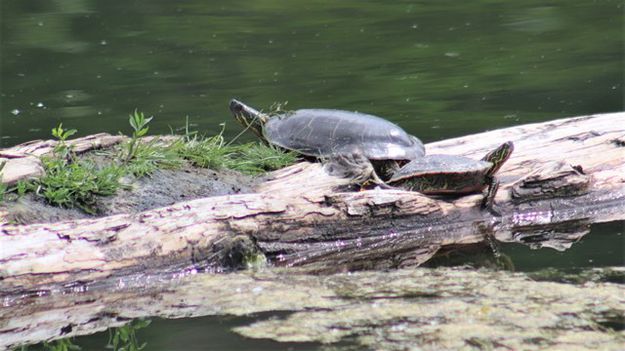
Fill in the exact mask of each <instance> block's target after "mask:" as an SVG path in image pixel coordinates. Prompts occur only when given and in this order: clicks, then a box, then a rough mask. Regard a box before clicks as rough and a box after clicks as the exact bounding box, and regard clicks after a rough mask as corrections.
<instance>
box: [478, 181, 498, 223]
mask: <svg viewBox="0 0 625 351" xmlns="http://www.w3.org/2000/svg"><path fill="white" fill-rule="evenodd" d="M486 184H487V185H488V190H486V195H485V196H484V199H483V200H482V208H484V209H487V210H488V212H490V213H492V214H493V215H495V216H497V217H499V216H501V212H499V210H498V209H497V208H496V206H495V195H497V190H499V180H497V178H495V177H492V176H488V177H487V178H486Z"/></svg>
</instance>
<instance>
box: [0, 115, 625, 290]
mask: <svg viewBox="0 0 625 351" xmlns="http://www.w3.org/2000/svg"><path fill="white" fill-rule="evenodd" d="M508 140H511V141H513V142H514V143H515V152H514V153H513V154H512V156H511V158H510V159H509V160H508V162H507V163H506V164H505V165H504V166H503V167H502V168H501V170H500V171H499V173H498V178H499V179H500V180H501V187H500V190H499V192H498V194H497V197H496V202H497V203H498V205H499V209H500V211H501V216H499V217H495V216H493V215H492V214H490V213H489V212H487V211H482V210H481V209H480V207H479V202H480V201H481V199H482V195H480V194H476V195H471V196H464V197H459V198H433V197H427V196H424V195H421V194H419V193H416V192H410V191H402V190H381V189H373V190H366V191H351V190H353V186H352V185H350V180H348V179H343V178H338V177H335V176H331V175H329V174H327V173H326V172H325V171H324V166H323V165H322V164H319V163H308V162H303V163H299V164H296V165H293V166H291V167H287V168H285V169H282V170H279V171H276V172H274V173H272V174H270V175H268V176H267V179H266V181H265V182H263V183H262V184H261V185H260V186H259V188H258V189H257V190H258V191H257V192H256V193H253V194H241V195H230V196H219V197H211V198H203V199H198V200H193V201H188V202H181V203H178V204H175V205H173V206H169V207H164V208H159V209H155V210H150V211H145V212H142V213H139V214H122V215H115V216H109V217H103V218H94V219H83V220H76V221H65V222H57V223H44V224H32V225H12V224H8V223H4V224H1V225H0V292H15V291H17V290H29V289H41V288H45V287H46V286H51V285H52V286H53V285H56V284H82V283H88V282H93V281H96V280H98V279H103V278H106V277H111V276H117V275H124V274H130V273H134V272H141V271H159V270H165V269H168V268H172V267H176V268H179V267H185V266H191V265H202V266H206V267H209V268H211V269H215V270H218V271H219V270H223V269H228V268H232V267H238V266H241V265H244V264H246V263H249V262H250V261H253V260H254V259H257V258H258V257H259V256H260V255H261V254H262V255H264V256H265V257H267V258H268V259H269V260H270V261H271V262H272V263H274V264H276V265H284V266H301V267H303V268H304V269H306V270H310V271H319V272H330V271H337V270H353V269H362V268H384V267H401V266H407V265H418V264H421V263H423V262H424V261H426V260H428V259H429V258H430V257H431V256H432V255H434V254H435V253H436V252H437V251H438V250H439V249H440V248H443V247H448V246H456V245H462V244H471V243H478V242H482V241H485V240H489V239H492V238H494V239H497V240H500V241H535V240H530V239H531V238H529V239H528V237H532V236H536V235H540V236H541V239H542V245H544V246H551V247H555V248H558V249H564V248H566V247H567V245H570V244H571V243H572V242H573V241H574V240H575V239H577V238H579V236H581V235H584V234H585V233H586V232H587V227H588V225H589V224H590V223H592V222H602V221H612V220H622V219H625V113H614V114H604V115H593V116H584V117H577V118H569V119H562V120H556V121H552V122H547V123H537V124H528V125H521V126H516V127H511V128H506V129H500V130H495V131H490V132H486V133H480V134H475V135H470V136H466V137H461V138H455V139H449V140H445V141H441V142H436V143H431V144H428V145H426V149H427V153H428V154H437V153H445V154H461V155H466V156H469V157H472V158H475V159H480V158H481V157H482V156H483V155H484V154H486V153H487V152H488V151H490V150H492V149H494V148H495V147H496V146H498V145H499V144H501V143H502V142H504V141H508ZM0 155H6V153H2V152H0ZM350 188H351V190H349V191H348V190H347V189H350ZM1 215H2V214H1V213H0V216H1ZM0 218H1V217H0ZM1 222H2V221H1V220H0V223H1ZM546 229H549V230H546ZM546 232H548V233H547V234H545V233H546ZM537 233H539V234H537ZM534 245H536V243H534Z"/></svg>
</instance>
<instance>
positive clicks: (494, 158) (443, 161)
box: [387, 141, 514, 214]
mask: <svg viewBox="0 0 625 351" xmlns="http://www.w3.org/2000/svg"><path fill="white" fill-rule="evenodd" d="M513 150H514V144H513V143H512V142H511V141H507V142H505V143H503V144H501V145H500V146H499V147H497V148H496V149H494V150H492V151H490V152H489V153H487V154H486V156H484V157H483V158H482V159H481V160H479V161H477V160H474V159H471V158H468V157H464V156H456V155H428V156H424V157H423V158H421V159H416V160H413V161H410V162H409V163H407V164H405V165H404V166H403V167H401V168H400V169H399V170H397V171H396V172H395V173H394V174H393V176H392V177H391V179H389V180H388V182H387V184H389V185H391V186H394V187H399V188H402V189H406V190H412V191H418V192H420V193H422V194H425V195H466V194H472V193H479V192H482V191H483V190H484V189H485V188H488V190H487V192H486V194H485V196H484V199H483V201H482V207H484V208H486V209H488V210H490V211H491V212H493V213H495V214H498V211H497V210H495V209H494V207H493V206H494V199H495V194H496V193H497V190H498V189H499V181H498V180H497V179H496V178H495V173H497V171H499V169H500V168H501V166H502V165H503V164H504V163H505V162H506V161H507V160H508V158H509V157H510V155H511V154H512V151H513Z"/></svg>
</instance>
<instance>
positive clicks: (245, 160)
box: [226, 143, 297, 174]
mask: <svg viewBox="0 0 625 351" xmlns="http://www.w3.org/2000/svg"><path fill="white" fill-rule="evenodd" d="M230 148H231V149H232V152H231V153H230V154H229V157H228V158H227V163H226V167H227V168H230V169H233V170H236V171H239V172H241V173H246V174H260V173H264V172H269V171H274V170H276V169H280V168H283V167H286V166H289V165H291V164H293V163H295V162H296V161H297V154H296V153H295V152H291V151H284V150H282V149H280V148H277V147H274V146H271V145H265V144H261V143H248V144H243V145H238V146H233V147H230Z"/></svg>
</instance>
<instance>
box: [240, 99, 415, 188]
mask: <svg viewBox="0 0 625 351" xmlns="http://www.w3.org/2000/svg"><path fill="white" fill-rule="evenodd" d="M230 111H232V114H233V115H234V117H235V118H236V119H237V121H238V122H239V123H241V124H242V125H243V126H245V127H246V128H249V129H251V130H252V131H253V132H254V133H255V134H256V135H258V136H259V137H260V138H262V139H263V140H266V141H267V142H268V143H270V144H273V145H277V146H279V147H281V148H284V149H287V150H293V151H296V152H298V153H301V154H303V155H306V156H313V157H331V156H336V155H348V154H358V155H362V156H364V157H365V158H366V159H368V160H370V161H382V162H376V163H377V164H376V166H378V165H383V167H382V169H384V168H385V167H384V166H386V167H388V168H392V166H390V167H389V165H392V164H396V163H395V162H393V161H411V160H415V159H418V158H421V157H423V156H424V155H425V148H424V147H423V143H421V141H420V140H419V139H417V138H416V137H414V136H412V135H409V134H408V133H406V132H405V131H404V130H403V129H401V128H400V127H399V126H397V125H396V124H394V123H391V122H389V121H387V120H385V119H383V118H380V117H376V116H372V115H368V114H364V113H357V112H349V111H341V110H330V109H301V110H296V111H292V112H288V113H284V114H280V115H275V116H270V115H267V114H265V113H261V112H260V111H258V110H255V109H254V108H252V107H250V106H247V105H245V104H244V103H242V102H240V101H238V100H235V99H232V100H231V101H230ZM389 161H390V162H389ZM376 168H378V167H376ZM397 168H399V167H397ZM373 176H374V179H376V180H377V182H378V183H381V181H380V179H379V178H378V177H377V175H375V173H373Z"/></svg>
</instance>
